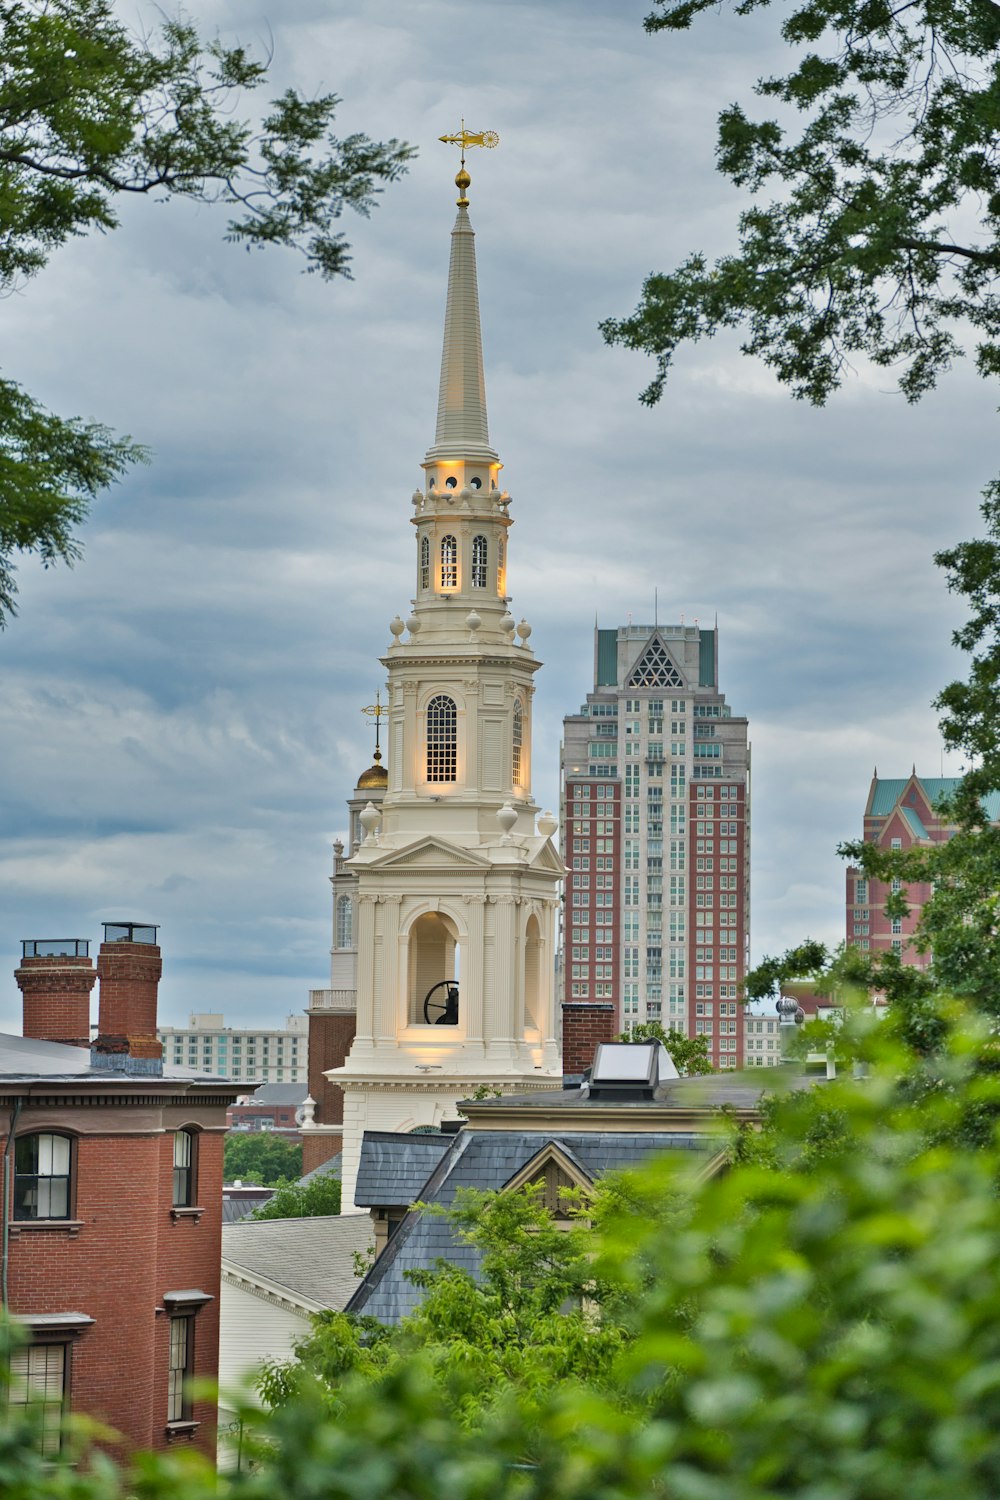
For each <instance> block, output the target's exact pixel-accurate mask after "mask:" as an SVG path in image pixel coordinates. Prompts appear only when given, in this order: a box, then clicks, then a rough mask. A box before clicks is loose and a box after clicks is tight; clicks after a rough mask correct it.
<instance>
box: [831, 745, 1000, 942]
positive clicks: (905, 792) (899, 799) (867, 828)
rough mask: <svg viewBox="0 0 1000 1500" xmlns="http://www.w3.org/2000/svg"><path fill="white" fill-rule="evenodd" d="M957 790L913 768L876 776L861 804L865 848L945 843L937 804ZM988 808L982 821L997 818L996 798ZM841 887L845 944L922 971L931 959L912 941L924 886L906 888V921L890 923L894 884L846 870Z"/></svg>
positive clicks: (949, 828) (926, 891)
mask: <svg viewBox="0 0 1000 1500" xmlns="http://www.w3.org/2000/svg"><path fill="white" fill-rule="evenodd" d="M957 786H958V778H957V777H953V776H944V777H941V776H924V777H920V776H918V775H917V773H916V769H915V768H914V770H913V771H911V773H910V775H909V776H908V777H907V778H906V779H904V780H898V779H897V780H891V779H887V778H885V777H880V776H879V774H878V772H877V771H876V773H875V775H874V776H873V777H872V782H871V786H870V787H869V789H868V801H867V803H866V804H865V817H864V835H863V837H864V841H865V843H866V844H877V845H878V846H879V847H880V848H882V849H912V848H914V847H920V846H924V847H927V846H930V845H933V844H943V843H946V842H947V841H948V839H950V838H951V836H952V834H953V833H954V831H955V830H954V827H953V825H952V824H950V823H947V822H945V821H944V819H943V818H942V817H941V815H940V814H939V813H938V811H937V804H938V803H939V801H940V800H941V798H942V797H945V796H947V795H949V794H950V793H952V792H953V791H955V789H956V788H957ZM990 804H991V805H988V806H987V808H986V813H987V816H988V817H989V818H990V819H991V820H992V821H996V820H997V819H998V818H1000V796H998V795H997V794H996V793H994V794H993V795H992V797H991V799H990ZM846 883H847V891H846V896H847V901H846V910H847V920H846V934H845V935H846V938H847V941H848V943H851V944H853V945H854V946H855V947H858V948H862V949H864V950H865V951H870V952H873V953H874V952H887V951H888V952H895V953H898V954H899V955H900V957H901V958H902V960H903V962H904V963H905V964H912V965H914V966H915V967H917V968H926V967H927V964H928V963H929V962H930V955H929V954H927V953H921V952H920V951H919V950H918V949H917V947H916V946H915V944H914V941H913V935H914V932H915V930H916V926H917V923H918V922H919V920H920V914H921V912H922V910H923V906H924V902H925V901H927V900H929V899H930V894H931V887H930V885H929V883H928V882H926V881H920V882H915V883H910V884H908V885H907V888H906V901H907V905H908V906H909V908H910V911H909V915H908V916H906V917H890V916H888V915H887V914H886V910H885V905H886V901H887V900H888V899H889V896H890V895H891V894H892V892H893V887H894V886H895V887H896V888H897V889H898V888H899V882H898V881H896V882H889V883H887V882H886V881H884V880H871V879H869V878H868V877H867V876H866V875H865V873H864V871H863V870H859V869H858V868H857V867H856V866H853V865H851V866H849V867H848V870H847V875H846Z"/></svg>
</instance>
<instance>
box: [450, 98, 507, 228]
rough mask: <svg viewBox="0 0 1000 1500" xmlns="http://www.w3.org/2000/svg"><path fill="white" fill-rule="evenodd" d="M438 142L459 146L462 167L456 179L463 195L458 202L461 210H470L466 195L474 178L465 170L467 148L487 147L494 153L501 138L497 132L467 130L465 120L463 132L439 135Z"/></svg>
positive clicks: (456, 184) (456, 183)
mask: <svg viewBox="0 0 1000 1500" xmlns="http://www.w3.org/2000/svg"><path fill="white" fill-rule="evenodd" d="M438 140H439V141H443V142H444V144H445V145H446V146H458V147H459V148H460V149H461V152H462V165H461V166H460V168H459V170H458V175H457V176H456V178H455V186H456V187H457V188H458V190H459V192H460V193H461V194H462V196H461V198H459V200H458V206H459V208H468V206H469V200H468V198H467V197H466V196H465V193H466V189H467V188H468V186H469V183H470V182H471V181H472V178H471V177H470V176H469V174H468V172H467V171H466V170H465V152H466V148H467V147H468V146H485V147H486V149H487V150H488V151H492V150H493V147H494V146H499V144H500V137H499V136H498V135H497V133H496V131H495V130H466V128H465V121H464V120H463V121H462V128H461V130H457V131H456V132H455V134H454V135H439V136H438Z"/></svg>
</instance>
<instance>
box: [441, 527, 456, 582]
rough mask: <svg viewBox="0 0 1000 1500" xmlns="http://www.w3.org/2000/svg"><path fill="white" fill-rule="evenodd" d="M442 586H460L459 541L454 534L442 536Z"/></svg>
mask: <svg viewBox="0 0 1000 1500" xmlns="http://www.w3.org/2000/svg"><path fill="white" fill-rule="evenodd" d="M441 587H442V588H443V589H457V588H458V543H457V542H456V540H455V538H454V537H453V536H443V537H442V538H441Z"/></svg>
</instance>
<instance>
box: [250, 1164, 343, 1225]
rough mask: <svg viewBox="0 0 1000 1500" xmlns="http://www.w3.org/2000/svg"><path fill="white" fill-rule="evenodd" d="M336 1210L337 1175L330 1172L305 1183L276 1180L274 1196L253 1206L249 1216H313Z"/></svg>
mask: <svg viewBox="0 0 1000 1500" xmlns="http://www.w3.org/2000/svg"><path fill="white" fill-rule="evenodd" d="M339 1213H340V1178H339V1177H335V1176H334V1175H333V1173H332V1172H326V1173H323V1174H322V1175H321V1176H319V1177H313V1178H312V1179H311V1180H310V1181H309V1182H305V1183H299V1182H280V1183H279V1184H278V1190H277V1192H276V1193H275V1195H274V1197H273V1198H271V1199H270V1201H269V1202H267V1203H262V1204H261V1206H260V1208H255V1209H254V1211H253V1213H252V1214H251V1215H250V1218H251V1219H316V1218H321V1217H324V1216H325V1215H327V1214H339Z"/></svg>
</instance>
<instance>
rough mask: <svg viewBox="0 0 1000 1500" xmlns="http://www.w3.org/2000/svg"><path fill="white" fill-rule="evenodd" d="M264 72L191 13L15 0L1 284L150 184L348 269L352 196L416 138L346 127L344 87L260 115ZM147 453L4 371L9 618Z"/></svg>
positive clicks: (1, 63) (2, 536)
mask: <svg viewBox="0 0 1000 1500" xmlns="http://www.w3.org/2000/svg"><path fill="white" fill-rule="evenodd" d="M266 77H267V64H266V63H264V62H260V61H256V60H255V59H253V58H252V57H251V56H250V55H249V53H248V52H247V51H246V50H245V49H244V48H243V47H240V46H237V47H224V46H223V45H222V44H221V43H220V42H218V41H208V42H206V41H203V40H202V38H201V37H200V36H199V35H198V32H197V31H196V29H195V27H194V26H193V25H191V24H190V23H189V22H187V21H186V20H183V19H177V20H171V19H165V20H163V21H162V23H161V25H160V28H159V31H158V33H156V34H155V35H142V36H136V35H134V34H132V33H131V32H130V31H128V30H127V28H126V27H125V26H123V25H122V23H121V21H120V20H119V19H118V17H117V15H116V14H115V7H114V5H113V3H112V0H2V3H0V295H3V294H9V293H10V292H11V291H13V290H15V289H16V288H18V287H20V286H21V285H22V284H23V283H24V282H25V281H26V280H27V279H28V278H30V277H32V276H34V275H36V274H37V272H38V271H40V270H41V269H42V268H43V267H44V265H45V264H46V262H47V261H48V258H49V256H50V255H51V254H52V252H53V251H54V250H56V249H58V248H59V247H60V246H61V245H64V244H65V243H66V242H67V241H68V240H70V239H72V238H73V237H75V236H77V235H82V234H87V233H89V232H91V231H92V230H95V229H97V230H101V231H108V230H111V229H114V228H116V227H117V224H118V207H117V205H118V203H119V201H121V200H122V198H123V197H127V196H136V195H139V196H146V197H152V198H156V199H161V200H162V199H166V198H176V197H179V198H190V199H194V200H195V201H197V202H201V203H217V204H219V205H221V207H222V210H223V211H224V212H226V213H227V215H228V219H227V225H226V237H227V238H228V239H229V240H231V241H233V242H234V243H236V244H241V245H244V246H245V247H246V248H247V249H253V248H258V247H261V246H265V245H285V246H291V247H294V248H296V249H298V250H299V251H301V253H302V254H303V256H304V263H305V265H306V267H307V268H308V269H309V270H311V271H317V272H318V273H319V274H320V275H321V276H324V277H328V278H332V277H335V276H349V275H350V254H349V246H348V244H347V242H346V240H345V238H344V235H343V234H342V233H340V232H339V231H338V229H337V224H338V221H339V219H340V218H341V215H342V214H343V212H344V210H345V208H351V209H353V210H354V211H355V212H357V213H360V214H363V215H366V216H367V215H368V214H369V213H370V212H371V209H372V207H373V206H374V203H375V199H376V195H377V194H378V193H380V192H381V191H382V186H383V185H384V184H385V183H390V182H393V181H395V179H396V178H398V177H399V176H400V175H401V174H402V173H403V172H404V171H405V170H406V164H407V162H408V161H409V159H410V158H411V156H412V155H413V152H412V149H411V148H410V147H409V146H407V145H404V144H402V143H401V142H399V141H395V140H390V141H385V142H379V141H371V140H369V139H368V137H367V136H364V135H357V134H355V135H349V136H346V137H343V138H339V139H338V138H337V137H336V136H335V135H334V134H333V133H332V129H331V126H332V123H333V119H334V115H335V112H336V108H337V105H338V103H339V102H340V101H339V100H338V98H337V96H336V95H335V94H322V95H318V96H316V97H314V98H311V99H309V98H305V97H303V96H302V95H301V94H299V93H297V92H296V91H295V90H291V89H290V90H287V91H286V92H285V93H284V94H282V95H281V97H280V98H278V99H276V100H274V101H273V102H272V103H271V105H270V106H269V107H268V109H267V110H266V111H265V112H264V114H263V118H262V119H261V120H260V122H259V123H258V124H252V123H250V121H248V120H247V119H245V118H243V117H242V114H241V111H242V110H243V109H244V108H245V107H246V106H245V104H244V103H243V101H244V99H245V97H246V96H247V95H248V94H249V93H252V91H253V90H255V89H257V88H259V87H260V86H261V85H262V84H263V83H264V82H265V80H266ZM143 457H144V450H143V449H142V448H141V447H139V446H138V445H137V444H135V443H133V442H132V441H131V439H129V438H127V437H126V438H116V437H114V436H113V435H112V434H111V433H109V432H108V431H107V430H106V429H105V428H103V427H101V426H99V425H98V424H96V423H93V422H82V421H79V420H72V421H66V420H64V419H62V418H59V417H57V416H54V415H52V414H51V413H49V412H46V411H45V410H44V409H43V408H42V407H40V406H39V405H38V404H37V403H36V402H35V401H34V400H33V399H32V398H31V397H30V396H29V395H28V394H27V393H26V392H25V391H24V390H23V389H21V387H20V386H18V385H17V384H15V383H13V382H11V381H9V380H0V625H2V624H3V622H4V619H5V617H6V616H9V615H10V613H11V612H12V611H13V608H14V595H15V592H16V590H15V583H14V577H13V568H14V562H13V559H14V557H15V556H16V554H18V553H34V554H36V555H37V556H38V557H40V558H41V559H42V561H43V562H44V563H46V564H48V563H52V562H55V561H58V560H61V561H64V562H69V563H72V561H73V560H74V559H75V558H76V557H78V556H79V552H80V549H79V543H78V542H77V541H76V539H75V534H74V528H75V527H76V526H77V525H79V523H80V522H81V521H82V520H83V519H84V518H85V517H86V515H87V511H88V508H89V505H90V502H91V501H92V500H93V498H94V497H95V495H97V494H98V493H99V492H100V490H102V489H103V488H104V487H105V486H107V485H108V484H110V483H111V482H112V481H114V480H116V479H118V478H120V477H121V475H122V473H123V472H124V471H125V469H126V468H127V467H128V465H129V464H131V463H133V462H135V461H136V460H137V459H141V458H143Z"/></svg>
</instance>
